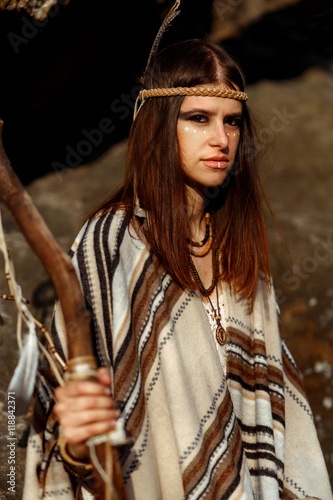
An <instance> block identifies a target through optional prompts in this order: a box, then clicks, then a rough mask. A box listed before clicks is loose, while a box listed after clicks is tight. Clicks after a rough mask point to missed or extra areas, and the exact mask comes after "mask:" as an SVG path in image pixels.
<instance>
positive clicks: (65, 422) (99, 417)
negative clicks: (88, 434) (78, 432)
mask: <svg viewBox="0 0 333 500" xmlns="http://www.w3.org/2000/svg"><path fill="white" fill-rule="evenodd" d="M119 416H120V413H119V411H118V410H109V409H104V408H102V409H99V410H85V411H81V412H75V413H69V412H67V413H63V414H61V418H60V424H61V425H62V426H64V427H65V426H67V427H80V426H82V425H88V424H91V423H94V422H103V421H105V422H106V421H116V420H117V419H118V418H119Z"/></svg>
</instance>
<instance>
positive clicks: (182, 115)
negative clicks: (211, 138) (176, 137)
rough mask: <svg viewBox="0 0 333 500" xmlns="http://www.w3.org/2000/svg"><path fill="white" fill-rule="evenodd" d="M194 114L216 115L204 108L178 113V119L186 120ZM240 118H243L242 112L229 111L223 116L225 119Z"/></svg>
mask: <svg viewBox="0 0 333 500" xmlns="http://www.w3.org/2000/svg"><path fill="white" fill-rule="evenodd" d="M196 114H198V115H206V116H213V115H214V114H216V112H215V111H212V110H208V109H204V108H190V109H189V110H187V111H180V113H179V118H183V119H186V118H189V117H191V116H192V115H196ZM242 116H243V113H242V111H235V112H232V111H231V112H229V113H226V115H225V117H226V118H242Z"/></svg>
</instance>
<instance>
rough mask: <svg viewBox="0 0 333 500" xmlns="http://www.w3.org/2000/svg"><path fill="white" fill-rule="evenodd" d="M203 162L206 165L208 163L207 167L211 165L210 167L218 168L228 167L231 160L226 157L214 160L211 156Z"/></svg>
mask: <svg viewBox="0 0 333 500" xmlns="http://www.w3.org/2000/svg"><path fill="white" fill-rule="evenodd" d="M203 163H204V165H206V167H210V168H218V169H221V170H223V169H225V168H227V166H228V165H229V162H228V161H227V160H225V159H223V160H222V159H221V160H215V159H214V160H213V159H211V158H209V159H207V160H203Z"/></svg>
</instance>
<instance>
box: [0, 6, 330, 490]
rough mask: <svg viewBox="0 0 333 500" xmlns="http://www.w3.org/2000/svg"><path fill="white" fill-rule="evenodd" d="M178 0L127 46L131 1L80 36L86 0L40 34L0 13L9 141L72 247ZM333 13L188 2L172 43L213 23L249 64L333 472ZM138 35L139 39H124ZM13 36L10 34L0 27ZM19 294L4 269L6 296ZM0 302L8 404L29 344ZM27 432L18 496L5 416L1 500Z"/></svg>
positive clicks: (300, 357)
mask: <svg viewBox="0 0 333 500" xmlns="http://www.w3.org/2000/svg"><path fill="white" fill-rule="evenodd" d="M170 4H172V2H150V4H149V2H147V10H146V11H145V12H143V10H142V8H141V9H140V12H139V11H138V10H137V11H136V8H137V7H135V6H133V9H132V11H131V12H128V23H129V24H128V25H127V27H126V30H125V29H124V30H123V32H121V33H119V32H118V35H117V37H118V45H117V46H112V45H113V41H112V40H113V37H114V34H112V33H111V34H110V32H111V31H112V29H113V30H115V28H116V27H117V24H119V19H122V20H123V19H125V18H126V17H125V16H124V13H123V12H120V13H119V15H122V16H123V17H117V15H118V12H113V13H111V12H110V11H109V10H108V7H107V6H106V2H104V3H103V2H101V1H100V2H96V12H95V13H94V12H93V13H91V15H90V21H89V22H88V20H86V18H85V17H84V15H85V14H84V12H85V9H87V12H89V9H88V7H85V4H84V2H82V8H81V9H82V16H83V17H82V20H81V22H80V23H79V27H78V28H75V29H76V30H82V32H80V36H79V34H78V32H77V31H76V38H75V36H74V35H73V33H72V37H71V38H70V37H69V35H68V33H67V32H66V29H65V28H66V23H67V22H69V21H68V18H70V19H73V17H74V16H75V13H77V12H78V10H75V9H78V6H77V2H75V0H72V2H70V4H69V5H68V6H67V7H65V6H64V5H61V4H60V6H59V11H58V12H57V14H55V15H54V17H53V18H50V19H49V21H48V24H47V25H45V26H44V27H41V26H39V27H38V30H37V31H38V32H37V33H35V34H34V35H33V33H34V30H33V28H31V26H30V30H31V31H30V32H29V30H28V27H26V29H25V30H24V31H22V30H23V28H22V26H25V25H26V26H28V24H27V21H26V20H25V19H29V18H28V17H25V14H24V13H20V14H19V15H18V14H16V17H15V13H0V27H1V28H2V29H1V31H0V32H1V36H3V33H5V38H6V40H5V42H6V43H7V51H6V50H5V51H4V58H3V65H4V68H5V69H6V71H4V72H3V73H2V74H1V76H2V78H1V82H0V92H1V94H0V99H1V101H0V116H2V118H3V119H4V120H5V125H6V130H7V131H6V136H5V141H6V148H7V151H8V154H9V156H10V158H11V161H12V163H13V165H14V168H15V169H16V171H17V172H18V173H19V175H20V176H21V178H23V180H24V182H25V183H26V184H27V187H28V191H29V193H30V194H31V196H32V198H33V199H34V201H35V202H36V204H37V206H38V207H39V209H40V210H41V212H42V214H43V216H44V217H45V219H46V221H47V223H48V224H49V225H50V227H51V229H52V231H53V233H54V235H55V236H56V238H57V239H58V241H59V242H60V244H61V245H62V247H63V248H64V249H65V250H66V251H67V250H68V249H69V247H70V245H71V243H72V241H73V238H74V237H75V235H76V233H77V231H78V229H79V228H80V224H81V222H82V219H83V218H84V216H85V215H86V214H87V212H89V210H90V209H91V208H93V207H94V206H95V205H96V204H98V203H99V202H100V201H101V200H102V199H104V198H105V197H106V196H107V195H108V194H110V192H111V191H112V190H113V189H114V188H115V187H116V186H118V185H119V184H120V183H121V180H122V176H123V165H124V157H125V153H126V136H127V133H128V127H129V124H130V122H131V114H132V108H133V103H134V97H135V92H136V90H137V83H136V80H135V77H136V76H138V75H140V73H141V71H142V69H143V67H144V65H145V62H146V58H147V55H148V52H149V47H150V44H151V41H152V38H153V36H154V33H155V32H156V30H157V28H158V25H159V23H160V18H161V17H163V15H164V11H165V10H166V9H167V7H169V6H170ZM127 8H128V6H127ZM99 9H100V10H99ZM3 14H5V16H4V15H3ZM102 14H103V15H102ZM135 15H136V16H137V17H136V18H135ZM17 16H18V17H17ZM132 16H133V19H132ZM182 16H183V17H182ZM4 17H5V21H6V22H5V21H4ZM134 19H136V22H134V21H133V20H134ZM332 20H333V8H332V2H318V1H317V2H312V1H306V2H299V1H295V0H294V1H288V0H274V1H271V0H270V1H268V0H256V1H253V0H252V1H246V0H227V1H225V0H215V1H214V2H210V3H209V2H207V1H201V2H194V1H193V0H192V2H186V1H184V3H183V7H182V14H181V15H180V16H179V17H178V18H177V20H176V21H175V22H174V28H171V29H170V30H169V32H168V35H167V37H168V38H167V40H166V42H165V43H169V42H170V41H173V38H174V39H180V38H186V37H188V36H204V34H205V33H208V32H209V33H210V34H211V37H212V38H213V39H215V40H217V41H221V40H223V43H224V46H226V47H227V48H228V49H229V50H230V51H231V52H232V53H233V54H234V55H235V56H236V57H237V58H238V59H239V60H240V61H241V64H242V66H243V67H244V68H245V71H246V75H247V79H248V82H249V85H248V93H249V104H250V107H251V109H252V111H253V113H254V115H255V116H256V117H257V119H258V141H259V147H260V150H261V160H260V166H261V171H262V178H263V183H264V186H265V188H266V191H267V193H268V197H269V199H270V202H271V205H272V208H273V210H274V212H275V216H276V220H277V222H278V224H279V227H280V229H281V232H282V234H283V236H284V239H285V241H286V245H287V248H288V251H289V254H288V251H287V250H286V247H285V245H284V244H283V242H282V241H281V238H280V236H279V235H278V233H277V231H276V230H275V228H274V224H273V222H272V220H271V218H270V216H269V215H268V218H267V221H268V228H269V237H270V245H271V261H272V271H273V276H274V281H275V287H276V291H277V297H278V301H279V305H280V308H281V315H282V324H283V331H284V335H285V337H286V339H287V341H288V344H289V347H290V349H291V351H292V353H293V355H294V357H295V359H296V362H297V364H298V366H299V368H300V370H301V372H302V374H303V377H304V383H305V386H306V390H307V393H308V395H309V399H310V403H311V406H312V409H313V413H314V418H315V422H316V426H317V430H318V435H319V439H320V441H321V445H322V448H323V451H324V455H325V459H326V463H327V467H328V469H329V472H330V476H331V478H332V479H333V418H332V417H333V379H332V371H333V282H332V270H333V227H332V210H333V198H332V187H333V169H332V166H333V165H332V158H333V141H332V130H333V113H332V106H333V97H332V96H333V65H332V56H333V46H332V40H331V36H329V33H330V30H331V29H332V27H333V22H332ZM31 22H32V21H31ZM1 23H2V24H1ZM22 23H23V24H22ZM4 26H6V29H4ZM33 26H34V25H33ZM60 27H61V29H62V31H59V29H60ZM89 27H90V28H89ZM84 28H85V30H86V34H85V36H83V32H84ZM88 28H89V29H88ZM15 30H16V31H15ZM72 30H74V26H73V25H72ZM69 31H70V30H69ZM9 33H14V34H15V33H16V34H19V35H20V36H21V37H23V38H25V39H26V40H27V43H25V42H23V41H22V40H21V41H20V39H18V38H16V39H15V37H11V38H10V39H9V38H8V34H9ZM29 33H30V38H28V37H27V35H28V34H29ZM55 36H56V40H57V44H55V45H54V46H52V47H53V49H52V51H51V48H50V45H49V46H48V45H47V43H51V42H50V40H51V39H52V37H53V39H54V37H55ZM66 37H67V38H66ZM138 37H139V39H140V44H137V45H133V44H131V47H127V48H126V47H125V44H126V43H127V42H133V40H135V39H136V38H138ZM177 37H178V38H177ZM70 40H71V41H70ZM119 40H120V41H121V44H124V47H120V46H119ZM107 41H108V42H107ZM58 42H59V43H58ZM111 42H112V43H111ZM141 42H142V45H141ZM15 43H16V45H15ZM1 44H2V45H1ZM8 44H9V48H8ZM13 44H14V45H13ZM66 44H67V45H66ZM45 45H46V48H45V47H44V48H43V46H45ZM51 45H52V44H51ZM138 45H140V47H139V49H140V50H139V49H137V48H136V46H138ZM2 46H3V47H5V44H4V38H0V47H2ZM65 46H66V47H65ZM111 46H112V47H111ZM13 47H16V48H17V50H18V52H17V53H15V51H14V48H13ZM102 48H103V50H102ZM37 49H38V51H39V52H36V51H37ZM46 49H48V51H49V52H47V51H46ZM130 49H131V50H130ZM10 51H11V52H12V53H11V52H10ZM45 51H46V52H45ZM101 52H102V54H101ZM46 55H48V57H46ZM18 60H20V61H18ZM100 60H101V61H102V62H103V64H101V66H100ZM108 63H109V64H110V66H112V71H111V70H110V69H109V68H107V66H108ZM29 65H30V66H29ZM29 68H30V69H31V71H30V73H28V72H27V71H28V69H29ZM101 68H102V69H103V68H104V73H103V70H101ZM18 76H19V77H20V78H21V80H20V81H18V80H17V78H18ZM89 89H90V90H89ZM106 104H107V107H105V106H106ZM107 120H109V121H107ZM110 120H111V121H112V124H111V123H110ZM112 125H114V126H115V127H114V129H113V130H112V132H108V130H110V129H111V127H112ZM89 144H90V146H89ZM3 218H4V224H5V228H6V231H7V234H8V245H9V248H10V251H11V254H12V258H13V260H14V263H15V267H16V275H17V278H18V280H19V282H20V284H21V285H22V288H23V293H24V296H25V297H26V298H29V299H30V300H31V310H32V312H33V313H34V314H35V316H36V317H37V318H38V319H40V320H41V321H43V322H45V324H46V326H48V325H49V318H50V314H51V311H52V306H53V301H54V292H53V288H52V285H51V283H50V282H49V279H48V276H47V275H46V273H45V271H44V270H43V269H42V267H41V266H40V264H39V263H38V262H37V259H36V257H35V256H34V255H33V254H32V252H31V251H30V249H29V248H28V247H27V245H26V243H25V241H24V238H23V237H22V235H21V234H20V233H19V232H18V231H17V230H16V227H15V224H14V222H13V221H12V219H11V216H10V215H9V214H8V213H7V212H6V210H3ZM6 292H7V288H6V283H5V279H4V277H3V275H2V276H1V275H0V293H6ZM0 305H1V306H2V310H4V311H5V313H6V314H7V315H8V316H9V324H8V325H6V326H4V327H2V328H1V330H0V359H1V365H0V366H1V382H0V390H1V392H0V396H1V401H3V400H4V398H5V391H6V388H7V386H8V382H9V380H10V377H11V374H12V373H13V370H14V367H15V363H16V361H17V347H16V341H15V310H14V306H13V304H11V303H8V302H6V303H2V304H0ZM28 429H29V414H28V415H27V417H26V418H25V419H23V420H20V421H17V428H16V434H17V437H18V442H17V447H16V484H17V490H16V494H15V495H12V494H10V493H9V492H8V491H7V484H6V481H7V477H6V475H7V473H8V464H7V457H8V450H7V449H6V440H7V420H6V417H4V416H2V417H1V418H0V443H1V447H0V464H1V465H0V498H1V499H2V498H4V499H5V498H21V492H22V482H23V475H24V461H25V445H26V439H27V432H28ZM304 439H306V436H305V437H304Z"/></svg>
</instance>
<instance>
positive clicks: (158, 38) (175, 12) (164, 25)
mask: <svg viewBox="0 0 333 500" xmlns="http://www.w3.org/2000/svg"><path fill="white" fill-rule="evenodd" d="M179 6H180V0H176V2H175V3H174V5H173V6H172V7H171V9H170V10H169V12H168V14H167V15H166V16H165V18H164V21H163V23H162V24H161V27H160V29H159V30H158V32H157V35H156V37H155V40H154V42H153V45H152V48H151V50H150V54H149V57H148V62H147V66H146V69H145V71H144V74H145V73H146V71H147V69H148V68H149V65H150V62H151V60H152V57H153V56H154V55H155V54H156V52H157V50H158V46H159V44H160V41H161V39H162V36H163V34H164V33H165V31H166V29H167V27H168V26H170V24H171V23H172V21H173V20H174V19H175V17H176V16H178V14H179V13H180V10H179V9H178V8H179Z"/></svg>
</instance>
